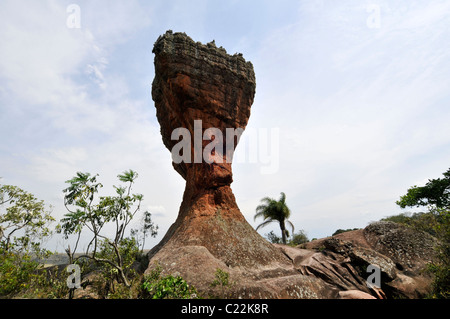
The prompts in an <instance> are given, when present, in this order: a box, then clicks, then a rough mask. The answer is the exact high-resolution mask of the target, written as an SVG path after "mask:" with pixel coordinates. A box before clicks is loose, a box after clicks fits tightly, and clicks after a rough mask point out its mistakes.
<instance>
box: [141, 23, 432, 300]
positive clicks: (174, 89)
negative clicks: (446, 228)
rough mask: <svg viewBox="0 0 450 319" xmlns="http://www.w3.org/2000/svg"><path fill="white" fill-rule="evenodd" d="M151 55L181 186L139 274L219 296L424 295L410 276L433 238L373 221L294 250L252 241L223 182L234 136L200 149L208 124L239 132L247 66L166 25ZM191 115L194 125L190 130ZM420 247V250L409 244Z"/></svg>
mask: <svg viewBox="0 0 450 319" xmlns="http://www.w3.org/2000/svg"><path fill="white" fill-rule="evenodd" d="M153 53H154V54H155V78H154V81H153V86H152V97H153V100H154V102H155V107H156V115H157V118H158V121H159V123H160V126H161V135H162V140H163V143H164V145H165V146H166V147H167V148H168V149H169V150H170V151H173V149H174V147H175V146H176V145H177V143H179V138H180V136H179V135H177V134H175V138H174V136H173V132H174V130H176V129H179V128H182V129H183V130H184V132H188V137H189V143H188V144H189V148H188V149H186V148H183V150H182V154H180V153H179V154H178V155H182V156H183V161H179V160H177V159H175V158H174V157H173V158H174V162H173V166H174V168H175V170H176V171H177V172H178V173H179V174H180V175H181V176H182V177H183V178H184V179H185V180H186V188H185V191H184V195H183V200H182V203H181V206H180V210H179V214H178V217H177V219H176V221H175V222H174V223H173V225H172V226H171V227H170V228H169V230H168V231H167V233H166V235H165V236H164V238H163V239H162V240H161V242H160V243H159V244H158V245H157V246H155V247H154V248H153V249H152V250H151V251H150V252H149V258H150V263H149V266H148V269H147V272H149V271H151V270H152V269H153V268H154V267H156V266H157V265H159V266H160V267H161V268H162V269H163V273H170V274H179V275H181V276H182V277H183V278H184V279H186V280H187V281H188V282H189V283H191V284H193V285H194V286H196V287H197V289H198V290H199V291H200V292H201V293H203V294H205V295H206V296H208V295H214V296H219V297H234V298H345V299H350V298H385V297H386V296H388V297H391V296H398V295H400V296H403V297H417V296H420V295H422V294H424V293H426V287H427V286H426V284H423V283H428V284H429V279H428V278H426V277H424V276H419V275H418V276H412V275H411V273H415V272H417V271H419V269H420V268H421V267H422V266H423V265H424V264H425V263H426V262H427V259H428V258H431V257H430V254H427V251H428V249H429V246H430V245H431V246H432V244H433V243H432V240H431V239H429V238H428V237H427V236H425V235H415V234H414V236H419V237H420V236H421V237H420V238H416V237H414V238H415V239H411V236H412V234H411V233H409V231H408V230H405V229H402V230H399V229H397V228H396V227H397V226H395V225H394V226H393V225H391V224H374V225H371V226H369V227H367V228H366V229H364V230H360V231H354V232H349V233H344V234H340V235H338V236H335V237H333V238H327V239H323V240H319V241H315V242H312V243H308V244H307V245H306V246H305V247H303V248H294V247H288V246H284V245H272V244H270V243H269V242H268V241H266V240H265V239H264V238H262V237H261V236H260V235H259V234H258V233H257V232H256V231H255V230H254V229H253V228H252V227H251V226H250V225H249V224H248V222H247V221H246V220H245V218H244V217H243V215H242V213H241V212H240V210H239V208H238V206H237V204H236V200H235V197H234V195H233V192H232V190H231V187H230V185H231V183H232V181H233V175H232V166H231V165H232V163H231V161H229V157H227V155H230V154H229V153H230V151H231V153H233V152H234V149H235V147H236V145H237V142H238V139H239V138H238V136H233V137H232V139H222V141H223V142H224V143H223V145H222V146H220V144H215V145H216V147H215V148H208V146H210V145H211V143H213V142H214V141H216V139H217V138H218V137H217V136H216V135H214V136H212V135H208V134H206V132H208V129H210V128H217V129H218V131H219V133H220V134H222V136H226V135H227V129H232V130H233V132H235V131H234V130H235V129H245V127H246V125H247V122H248V119H249V116H250V108H251V105H252V103H253V98H254V94H255V88H256V81H255V74H254V70H253V66H252V64H251V63H250V62H247V61H245V59H244V58H243V57H242V55H240V54H235V55H229V54H227V52H226V51H225V49H223V48H217V47H216V45H215V44H214V42H212V43H208V44H207V45H203V44H201V43H199V42H194V41H193V40H192V39H191V38H189V37H188V36H187V35H186V34H184V33H173V32H172V31H168V32H166V33H165V34H164V35H163V36H161V37H159V38H158V40H157V41H156V43H155V45H154V49H153ZM196 121H201V126H200V132H199V131H198V123H200V122H196ZM215 132H216V133H215V134H218V133H217V130H216V131H215ZM183 136H184V135H183ZM199 136H200V139H201V140H200V146H199V144H198V139H196V138H198V137H199ZM205 136H206V138H205ZM196 143H197V144H196ZM230 144H231V145H230ZM205 150H207V151H206V152H204V151H205ZM172 155H174V154H173V153H172ZM199 156H200V157H199ZM403 237H407V238H408V240H407V241H406V242H407V244H403V243H404V241H403V240H404V239H405V238H403ZM423 243H426V245H428V246H426V247H425V248H423V249H422V248H418V249H417V250H416V248H417V247H416V246H418V245H421V244H423ZM304 248H306V249H304ZM370 264H377V265H379V266H380V268H381V274H382V280H383V285H382V287H381V289H379V288H376V287H368V286H367V284H366V278H367V276H368V274H367V273H366V268H367V266H368V265H370ZM217 269H221V270H224V271H226V272H228V273H229V275H230V287H227V288H228V289H227V292H226V296H224V295H221V294H224V291H220V290H219V289H218V288H217V287H216V288H213V287H212V286H211V283H212V282H213V281H214V279H215V277H214V275H215V272H216V270H217ZM427 280H428V281H427ZM416 284H421V285H422V284H423V285H422V286H421V287H422V288H423V289H422V288H419V290H417V289H416V286H414V285H416ZM384 287H386V288H387V290H386V291H387V294H386V291H385V290H384V289H385V288H384Z"/></svg>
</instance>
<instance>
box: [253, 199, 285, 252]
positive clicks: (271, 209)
mask: <svg viewBox="0 0 450 319" xmlns="http://www.w3.org/2000/svg"><path fill="white" fill-rule="evenodd" d="M261 202H263V204H261V205H259V206H258V207H256V214H255V217H254V219H255V220H256V219H257V218H258V217H263V218H264V221H263V222H262V223H261V224H260V225H259V226H258V227H256V230H258V229H259V228H261V227H264V226H266V225H268V224H270V223H272V222H278V223H279V224H280V229H281V239H282V241H283V244H286V237H287V236H289V232H288V231H287V230H286V226H285V223H286V222H287V223H288V224H289V225H290V226H291V228H292V233H294V225H292V223H291V222H290V221H289V220H288V218H289V216H290V215H291V211H290V209H289V207H287V205H286V194H285V193H283V192H282V193H281V197H280V200H278V201H277V200H275V199H273V198H270V197H264V198H263V199H261ZM286 235H287V236H286Z"/></svg>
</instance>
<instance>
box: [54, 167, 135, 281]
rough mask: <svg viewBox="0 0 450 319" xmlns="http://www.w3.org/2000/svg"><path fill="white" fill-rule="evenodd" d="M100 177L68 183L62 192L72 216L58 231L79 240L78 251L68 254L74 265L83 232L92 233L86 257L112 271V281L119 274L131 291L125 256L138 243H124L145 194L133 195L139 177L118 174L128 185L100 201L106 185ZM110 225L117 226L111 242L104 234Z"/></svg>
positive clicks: (79, 175) (131, 173) (80, 176)
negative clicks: (129, 226) (99, 194)
mask: <svg viewBox="0 0 450 319" xmlns="http://www.w3.org/2000/svg"><path fill="white" fill-rule="evenodd" d="M97 176H98V175H95V176H91V174H89V173H80V172H78V173H77V174H76V176H75V177H73V178H72V179H70V180H68V181H66V183H67V184H69V187H67V188H66V189H64V190H63V192H64V193H65V197H64V204H65V206H66V208H67V210H68V211H69V212H68V213H67V214H66V215H64V218H63V219H61V224H60V225H59V226H58V231H59V232H61V233H63V234H64V235H65V237H66V238H67V237H68V236H69V235H72V234H75V235H76V236H77V241H76V245H75V249H74V250H71V249H70V247H69V248H68V249H67V250H66V251H67V253H68V255H69V257H70V258H71V262H72V260H73V257H74V254H75V251H76V248H77V246H78V241H79V239H80V236H81V232H82V231H83V229H87V230H89V231H90V232H91V233H92V236H93V237H92V240H91V241H90V243H89V245H88V248H87V252H86V255H85V256H86V257H88V258H91V259H92V260H94V261H95V262H97V263H102V264H104V265H105V267H106V269H108V268H110V269H109V270H108V271H109V273H110V279H111V280H112V279H113V277H114V276H115V274H117V275H118V278H119V280H120V281H122V282H123V283H124V284H125V285H126V286H127V287H130V286H131V284H130V283H129V281H128V279H127V275H126V272H127V268H128V267H129V265H127V259H126V258H124V254H128V253H130V249H131V246H133V247H137V245H136V241H135V240H133V242H131V241H130V240H126V239H124V235H125V231H126V228H127V226H128V225H129V223H130V222H131V220H132V219H133V217H134V216H135V215H136V213H137V212H139V211H140V206H141V202H142V200H143V195H142V194H132V193H131V189H132V185H133V183H134V182H135V180H136V178H137V177H138V174H137V173H136V172H134V171H132V170H129V171H125V172H124V173H122V174H119V175H118V176H117V177H118V179H119V180H120V181H121V182H124V183H127V185H126V186H114V189H115V191H116V195H115V196H100V197H99V196H98V191H99V189H100V188H101V187H103V185H102V184H101V183H99V182H97ZM108 223H111V224H113V225H114V226H115V235H114V238H112V239H111V238H108V237H106V236H105V235H104V234H103V233H102V230H103V228H104V226H105V225H107V224H108ZM124 249H125V250H124ZM127 249H128V250H127ZM133 249H134V248H133Z"/></svg>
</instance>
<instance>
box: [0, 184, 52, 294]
mask: <svg viewBox="0 0 450 319" xmlns="http://www.w3.org/2000/svg"><path fill="white" fill-rule="evenodd" d="M3 208H4V210H3ZM0 209H1V210H0V296H9V295H14V294H17V293H19V292H22V291H25V290H28V289H30V288H31V287H32V286H33V285H34V284H35V282H36V281H37V279H38V277H39V276H38V274H37V270H38V269H39V267H40V264H39V263H38V262H37V261H36V260H38V259H39V258H45V257H48V256H49V254H50V252H49V251H47V250H46V249H43V248H42V247H41V242H42V241H44V240H45V238H47V237H49V236H50V234H51V231H50V229H49V225H50V223H51V222H52V221H53V220H54V219H53V217H52V216H51V215H50V213H49V212H48V211H47V210H46V209H45V205H44V202H43V201H39V200H38V199H37V198H36V197H35V196H34V195H32V194H30V193H28V192H26V191H24V190H22V189H20V188H19V187H16V186H11V185H0Z"/></svg>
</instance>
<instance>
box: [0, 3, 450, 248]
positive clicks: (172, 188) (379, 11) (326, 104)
mask: <svg viewBox="0 0 450 319" xmlns="http://www.w3.org/2000/svg"><path fill="white" fill-rule="evenodd" d="M71 3H75V4H77V5H78V6H79V8H80V10H81V11H80V19H81V20H80V23H81V28H79V29H72V28H68V27H67V23H66V22H67V19H68V17H69V15H70V13H68V12H67V7H68V6H69V5H70V4H71ZM373 8H375V11H374V9H373ZM168 29H172V30H174V31H175V32H179V31H182V32H186V33H187V34H188V35H189V36H190V37H192V38H193V39H194V40H195V41H201V42H203V43H207V42H210V41H211V40H213V39H214V40H215V42H216V44H217V45H218V46H223V47H224V48H225V49H226V50H227V51H228V53H230V54H234V53H236V52H240V53H242V54H243V55H244V57H245V58H246V59H247V60H250V61H252V63H253V65H254V67H255V72H256V79H257V89H256V97H255V102H254V104H253V107H252V115H251V118H250V122H249V125H248V128H247V131H246V133H244V136H243V142H242V145H239V146H238V149H237V153H236V156H238V155H239V152H240V153H241V156H242V155H243V154H245V152H246V151H248V149H247V148H248V147H249V145H252V144H251V142H249V141H248V139H249V137H250V136H251V135H252V132H253V134H255V132H256V135H257V138H258V143H263V142H264V141H265V140H267V139H264V136H270V134H275V133H276V132H277V133H278V135H276V134H275V136H277V137H278V139H277V141H278V143H277V145H275V146H276V147H274V145H272V144H271V143H270V142H269V143H268V144H269V145H268V146H269V151H270V150H272V151H276V152H275V153H274V154H271V156H269V157H264V156H263V155H264V154H262V153H264V152H263V151H261V152H262V153H258V154H256V160H253V161H250V160H249V158H248V157H247V158H245V156H244V160H243V161H240V162H236V163H234V164H233V170H234V182H233V184H232V188H233V191H234V193H235V196H236V199H237V202H238V205H239V207H240V208H241V211H242V212H243V214H244V216H245V217H246V218H247V220H248V221H249V222H250V223H251V224H252V225H253V226H256V225H257V224H258V221H257V222H254V221H253V215H254V212H255V207H256V206H257V205H258V204H259V201H260V199H261V198H262V197H264V196H270V197H279V194H280V192H282V191H283V192H285V193H286V195H287V202H288V204H289V206H290V208H291V210H292V216H291V221H292V222H293V224H294V225H295V227H296V228H297V229H304V230H305V231H306V232H307V234H308V236H309V237H310V238H312V237H323V236H327V235H331V234H332V233H333V232H334V231H335V230H336V229H338V228H354V227H365V226H366V225H367V224H368V223H369V222H371V221H374V220H378V219H380V218H382V217H385V216H389V215H392V214H396V213H399V212H401V210H400V209H399V208H398V207H396V205H395V201H396V200H397V199H398V197H399V196H400V195H402V194H404V193H405V192H406V189H407V188H408V187H410V186H412V185H415V184H418V185H420V184H423V183H425V182H426V181H427V179H428V178H437V177H439V176H440V175H441V173H443V172H444V171H446V170H447V169H448V168H449V163H450V125H449V124H448V123H449V120H450V107H449V106H450V90H449V88H450V41H449V39H450V3H449V2H448V1H381V0H380V1H378V0H372V1H356V0H354V1H343V0H342V1H341V0H340V1H334V0H323V1H288V0H285V1H249V0H247V1H212V0H210V1H206V0H205V1H170V0H168V1H74V0H72V1H56V0H55V1H23V0H14V1H8V0H2V2H1V3H0V43H1V50H0V136H1V137H2V138H1V143H0V176H2V177H3V178H2V179H1V180H0V181H1V183H3V184H12V185H17V186H20V187H22V188H24V189H26V190H27V191H29V192H31V193H34V194H35V195H36V196H37V197H39V198H40V199H43V200H44V201H45V202H46V203H48V204H49V205H50V204H51V205H53V206H54V208H53V214H54V215H55V217H56V218H57V219H59V218H60V217H62V215H63V214H64V213H65V210H64V206H63V193H62V189H63V188H64V187H65V184H64V181H65V180H67V179H69V178H70V177H72V176H73V175H74V174H75V173H76V172H77V171H83V172H91V173H93V174H95V173H98V174H100V180H101V181H102V182H103V183H104V184H105V185H108V187H105V188H104V189H103V192H104V194H108V193H110V192H111V191H112V187H111V185H113V184H114V183H117V182H116V179H115V177H116V176H117V174H118V173H121V172H122V171H124V170H126V169H129V168H132V169H133V170H136V171H137V172H138V173H139V174H140V178H139V179H138V181H137V183H136V185H135V187H134V189H135V191H136V192H140V193H143V194H144V196H145V203H144V207H145V208H146V209H149V210H150V211H151V212H153V219H154V221H155V222H156V223H157V224H158V225H159V226H160V234H159V236H158V237H157V238H156V239H153V240H151V241H148V245H149V247H150V246H151V245H154V244H156V243H157V242H158V241H159V240H160V239H161V238H162V236H163V235H164V233H165V232H166V230H167V229H168V227H169V226H170V224H171V223H172V222H174V221H175V218H176V216H177V213H178V208H179V205H180V204H181V198H182V194H183V190H184V181H183V179H182V178H181V177H180V176H179V175H178V174H177V173H176V172H175V171H174V170H173V168H172V166H171V158H170V152H169V151H168V150H167V149H165V148H164V146H163V144H162V140H161V136H160V133H159V125H158V123H157V121H156V116H155V108H154V104H153V101H152V99H151V82H152V80H153V77H154V68H153V55H152V53H151V50H152V47H153V43H154V42H155V41H156V39H157V38H158V36H159V35H161V34H163V33H164V32H165V31H166V30H168ZM266 133H267V134H269V135H265V134H266ZM246 139H247V144H245V141H246ZM258 145H259V146H261V145H260V144H258ZM258 151H260V150H258ZM268 154H270V153H268ZM271 164H272V165H274V167H275V169H274V170H273V172H271V174H263V172H264V169H263V168H264V167H267V166H268V165H269V166H270V165H271ZM272 229H273V230H275V231H278V229H277V226H276V225H273V227H267V228H264V229H262V230H261V231H260V233H261V234H265V233H267V232H269V231H270V230H272ZM64 244H65V243H64V242H63V241H62V239H60V238H57V236H55V238H53V239H52V240H51V243H49V245H50V246H51V248H55V249H58V250H62V249H63V245H64Z"/></svg>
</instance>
